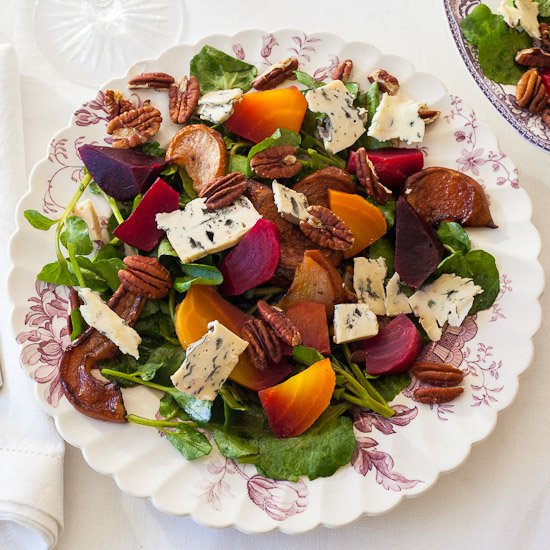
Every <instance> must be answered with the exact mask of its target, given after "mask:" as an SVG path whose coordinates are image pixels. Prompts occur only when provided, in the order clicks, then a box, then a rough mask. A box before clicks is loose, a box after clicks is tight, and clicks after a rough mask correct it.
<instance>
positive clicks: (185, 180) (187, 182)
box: [178, 166, 198, 199]
mask: <svg viewBox="0 0 550 550" xmlns="http://www.w3.org/2000/svg"><path fill="white" fill-rule="evenodd" d="M178 173H179V176H180V178H181V183H182V185H183V191H184V193H185V195H187V196H188V197H189V198H190V199H196V198H197V197H198V194H197V192H196V191H195V188H194V187H193V180H192V179H191V178H190V176H189V174H188V173H187V170H186V169H185V168H183V167H182V166H180V167H179V168H178Z"/></svg>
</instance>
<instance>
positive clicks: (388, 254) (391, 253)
mask: <svg viewBox="0 0 550 550" xmlns="http://www.w3.org/2000/svg"><path fill="white" fill-rule="evenodd" d="M368 256H369V258H373V259H377V258H384V260H386V266H387V268H388V277H391V276H392V275H393V274H394V273H395V267H394V262H395V250H394V247H393V243H392V241H391V240H390V239H388V238H387V237H382V238H381V239H378V240H377V241H376V242H374V243H372V244H371V245H370V246H369V248H368Z"/></svg>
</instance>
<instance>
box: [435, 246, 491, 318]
mask: <svg viewBox="0 0 550 550" xmlns="http://www.w3.org/2000/svg"><path fill="white" fill-rule="evenodd" d="M443 273H454V274H455V275H458V276H459V277H463V278H466V279H473V281H474V283H475V284H476V285H478V286H480V287H481V288H482V289H483V292H482V293H481V294H479V295H477V296H476V297H475V298H474V303H473V305H472V307H471V308H470V312H469V314H470V315H474V313H477V312H478V311H482V310H484V309H488V308H490V307H491V306H492V305H493V303H494V302H495V300H496V299H497V296H498V293H499V291H500V278H499V272H498V268H497V266H496V262H495V258H494V257H493V256H492V255H491V254H489V253H488V252H485V250H472V251H470V252H468V253H467V254H462V253H460V252H455V253H454V254H451V255H450V256H448V257H447V258H445V259H444V260H443V261H442V262H441V263H440V264H439V266H438V267H437V269H436V270H435V273H434V275H435V276H436V277H438V276H439V275H441V274H443Z"/></svg>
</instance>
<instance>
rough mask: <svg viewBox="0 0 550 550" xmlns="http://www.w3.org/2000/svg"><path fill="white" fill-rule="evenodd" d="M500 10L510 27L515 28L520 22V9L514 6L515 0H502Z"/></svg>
mask: <svg viewBox="0 0 550 550" xmlns="http://www.w3.org/2000/svg"><path fill="white" fill-rule="evenodd" d="M498 12H499V13H500V15H502V17H504V21H506V24H507V25H508V26H509V27H512V28H514V27H515V26H516V25H517V24H518V23H519V10H518V9H517V8H516V7H515V6H514V0H502V2H501V3H500V6H499V7H498Z"/></svg>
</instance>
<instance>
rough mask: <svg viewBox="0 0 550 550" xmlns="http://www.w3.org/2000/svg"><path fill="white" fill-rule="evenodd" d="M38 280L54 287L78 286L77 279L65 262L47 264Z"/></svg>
mask: <svg viewBox="0 0 550 550" xmlns="http://www.w3.org/2000/svg"><path fill="white" fill-rule="evenodd" d="M36 278H37V279H38V280H39V281H44V282H45V283H52V284H54V285H66V286H75V285H77V284H78V281H77V280H76V277H75V276H74V275H73V274H72V273H71V272H70V271H69V267H68V265H67V262H65V261H63V262H53V263H51V264H46V265H45V266H44V267H43V268H42V269H41V270H40V273H39V274H38V275H37V276H36Z"/></svg>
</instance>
